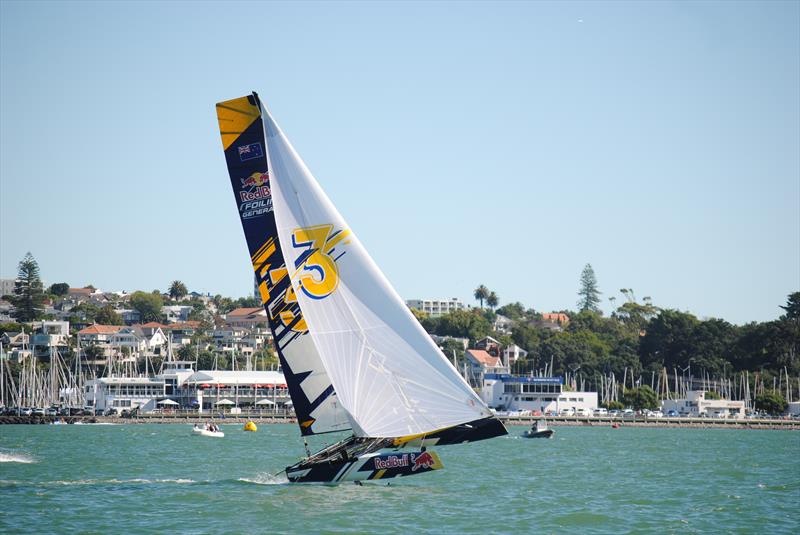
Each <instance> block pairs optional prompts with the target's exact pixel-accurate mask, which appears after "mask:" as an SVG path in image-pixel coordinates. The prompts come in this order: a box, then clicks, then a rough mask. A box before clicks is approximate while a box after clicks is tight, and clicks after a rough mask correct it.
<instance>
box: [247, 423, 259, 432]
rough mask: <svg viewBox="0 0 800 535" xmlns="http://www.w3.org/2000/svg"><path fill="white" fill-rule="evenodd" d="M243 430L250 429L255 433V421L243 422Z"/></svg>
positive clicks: (256, 429) (256, 428)
mask: <svg viewBox="0 0 800 535" xmlns="http://www.w3.org/2000/svg"><path fill="white" fill-rule="evenodd" d="M244 430H245V431H252V432H254V433H255V432H256V431H258V427H256V423H255V422H247V423H246V424H244Z"/></svg>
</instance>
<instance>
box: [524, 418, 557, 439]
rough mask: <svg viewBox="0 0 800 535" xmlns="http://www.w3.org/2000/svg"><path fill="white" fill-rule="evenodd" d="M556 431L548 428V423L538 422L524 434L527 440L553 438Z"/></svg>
mask: <svg viewBox="0 0 800 535" xmlns="http://www.w3.org/2000/svg"><path fill="white" fill-rule="evenodd" d="M554 433H555V431H553V430H552V429H550V428H549V427H547V422H546V421H544V420H536V422H534V424H533V427H531V428H530V429H529V430H527V431H525V432H524V433H522V436H523V437H525V438H552V436H553V434H554Z"/></svg>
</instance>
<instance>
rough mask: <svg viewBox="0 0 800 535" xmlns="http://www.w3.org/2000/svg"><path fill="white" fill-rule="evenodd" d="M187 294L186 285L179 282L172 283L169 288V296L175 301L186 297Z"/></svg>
mask: <svg viewBox="0 0 800 535" xmlns="http://www.w3.org/2000/svg"><path fill="white" fill-rule="evenodd" d="M188 294H189V290H187V289H186V285H185V284H184V283H182V282H181V281H172V284H171V285H170V287H169V296H170V298H172V299H174V300H175V301H177V300H178V299H181V298H182V297H186V296H187V295H188Z"/></svg>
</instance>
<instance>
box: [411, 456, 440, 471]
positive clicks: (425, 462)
mask: <svg viewBox="0 0 800 535" xmlns="http://www.w3.org/2000/svg"><path fill="white" fill-rule="evenodd" d="M412 460H413V462H414V464H412V465H411V471H412V472H416V471H417V469H419V468H427V469H432V468H435V467H436V459H434V457H433V455H431V454H430V453H428V452H427V451H423V452H422V453H420V454H419V455H417V456H416V457H415V456H412Z"/></svg>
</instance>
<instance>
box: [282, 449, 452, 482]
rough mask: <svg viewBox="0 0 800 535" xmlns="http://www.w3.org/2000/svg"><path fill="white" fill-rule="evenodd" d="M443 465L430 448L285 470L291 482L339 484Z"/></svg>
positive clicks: (417, 471)
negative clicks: (428, 449)
mask: <svg viewBox="0 0 800 535" xmlns="http://www.w3.org/2000/svg"><path fill="white" fill-rule="evenodd" d="M441 468H444V465H443V464H442V461H441V459H439V456H438V455H437V454H436V453H435V452H432V451H417V452H406V453H383V454H380V453H372V454H368V455H362V456H360V457H357V458H355V459H351V460H341V461H332V462H327V461H326V462H320V463H315V464H311V465H307V466H302V464H301V465H295V466H290V467H288V468H287V469H286V476H287V477H288V478H289V481H290V482H292V483H342V482H345V481H367V480H377V479H389V478H393V477H403V476H413V475H417V474H423V473H425V472H431V471H433V470H440V469H441Z"/></svg>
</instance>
